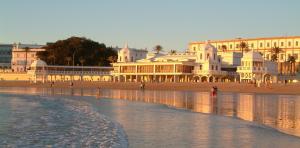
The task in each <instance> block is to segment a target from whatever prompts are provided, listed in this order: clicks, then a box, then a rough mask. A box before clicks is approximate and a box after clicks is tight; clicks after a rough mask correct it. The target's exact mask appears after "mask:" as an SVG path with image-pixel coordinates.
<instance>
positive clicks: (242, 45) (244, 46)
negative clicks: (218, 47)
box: [239, 41, 249, 54]
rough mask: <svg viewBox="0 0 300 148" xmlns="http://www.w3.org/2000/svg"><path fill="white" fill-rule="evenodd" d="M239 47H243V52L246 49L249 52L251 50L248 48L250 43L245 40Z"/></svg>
mask: <svg viewBox="0 0 300 148" xmlns="http://www.w3.org/2000/svg"><path fill="white" fill-rule="evenodd" d="M239 47H240V48H241V50H242V54H244V51H246V52H248V51H249V48H248V44H247V43H246V42H244V41H242V42H241V43H240V45H239Z"/></svg>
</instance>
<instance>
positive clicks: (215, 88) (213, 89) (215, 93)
mask: <svg viewBox="0 0 300 148" xmlns="http://www.w3.org/2000/svg"><path fill="white" fill-rule="evenodd" d="M217 92H218V88H217V86H213V87H212V88H211V96H213V97H214V96H217Z"/></svg>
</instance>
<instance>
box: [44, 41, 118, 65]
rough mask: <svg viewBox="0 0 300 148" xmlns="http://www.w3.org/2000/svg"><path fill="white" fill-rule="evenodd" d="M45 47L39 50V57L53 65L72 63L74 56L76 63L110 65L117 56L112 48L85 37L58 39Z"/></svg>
mask: <svg viewBox="0 0 300 148" xmlns="http://www.w3.org/2000/svg"><path fill="white" fill-rule="evenodd" d="M44 48H45V49H46V51H44V52H39V53H38V57H39V58H40V59H42V60H44V61H46V62H47V63H48V64H53V65H72V64H73V57H74V65H83V64H84V65H89V66H109V65H110V63H112V62H115V61H116V57H117V52H116V51H114V50H113V49H112V48H107V47H106V46H105V44H100V43H98V42H95V41H92V40H90V39H86V38H84V37H70V38H68V39H66V40H58V41H56V42H55V43H49V44H47V45H46V46H45V47H44ZM112 59H113V60H112Z"/></svg>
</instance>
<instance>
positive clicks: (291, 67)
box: [288, 55, 296, 75]
mask: <svg viewBox="0 0 300 148" xmlns="http://www.w3.org/2000/svg"><path fill="white" fill-rule="evenodd" d="M288 62H289V63H290V74H291V75H292V74H294V72H295V70H294V69H295V67H296V66H295V63H296V58H295V56H293V55H292V56H289V58H288Z"/></svg>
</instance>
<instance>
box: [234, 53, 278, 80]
mask: <svg viewBox="0 0 300 148" xmlns="http://www.w3.org/2000/svg"><path fill="white" fill-rule="evenodd" d="M237 72H238V73H239V75H240V81H241V82H267V81H270V82H276V81H277V74H278V70H277V64H276V63H275V62H272V61H266V60H264V59H263V57H262V55H261V54H260V53H259V52H255V51H249V52H247V53H245V54H244V55H243V58H242V60H241V66H238V69H237Z"/></svg>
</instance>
